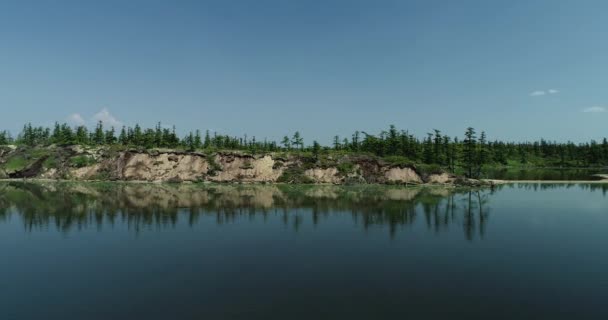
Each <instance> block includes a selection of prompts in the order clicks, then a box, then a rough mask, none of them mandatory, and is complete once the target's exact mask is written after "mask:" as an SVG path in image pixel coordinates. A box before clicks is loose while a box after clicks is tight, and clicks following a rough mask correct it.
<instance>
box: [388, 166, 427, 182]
mask: <svg viewBox="0 0 608 320" xmlns="http://www.w3.org/2000/svg"><path fill="white" fill-rule="evenodd" d="M384 177H385V179H386V181H387V182H389V183H412V184H418V183H422V182H423V181H422V178H420V175H418V173H416V171H414V170H413V169H411V168H398V167H393V168H389V169H388V170H387V171H386V172H385V173H384Z"/></svg>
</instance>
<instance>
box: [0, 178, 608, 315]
mask: <svg viewBox="0 0 608 320" xmlns="http://www.w3.org/2000/svg"><path fill="white" fill-rule="evenodd" d="M607 192H608V184H589V185H586V184H515V185H505V186H500V187H499V188H496V189H493V190H490V189H488V190H465V189H462V190H461V189H443V188H426V189H424V188H401V187H381V186H372V187H332V186H318V187H314V186H306V187H298V186H240V187H239V186H227V185H215V186H196V185H179V186H171V185H149V184H107V183H106V184H73V183H49V184H31V183H17V182H10V183H0V208H1V209H0V252H2V259H1V260H0V270H2V272H1V273H0V310H2V315H3V316H2V319H177V318H183V319H310V318H321V319H382V318H397V317H398V318H407V317H409V318H412V319H445V318H454V319H539V318H547V319H571V318H578V319H605V318H606V317H607V316H608V311H606V308H605V307H604V306H605V300H606V297H608V272H607V271H606V270H608V251H607V250H606V245H608V232H607V231H608V198H607V197H606V193H607Z"/></svg>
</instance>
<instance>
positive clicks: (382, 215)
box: [0, 182, 495, 239]
mask: <svg viewBox="0 0 608 320" xmlns="http://www.w3.org/2000/svg"><path fill="white" fill-rule="evenodd" d="M494 191H495V190H490V189H488V190H458V189H445V188H404V187H387V186H291V185H272V186H263V185H253V186H233V185H205V186H201V185H154V184H127V183H26V182H6V183H0V220H1V219H9V218H10V217H11V216H18V217H20V219H21V221H22V222H23V225H24V227H25V229H26V230H28V231H35V230H40V229H48V228H49V227H53V226H54V227H55V228H56V229H57V230H60V231H62V232H69V231H72V230H79V229H84V228H91V227H96V228H99V229H101V228H102V227H103V226H104V225H115V224H117V223H121V224H126V225H127V226H128V227H129V229H131V230H134V231H135V232H140V231H141V230H143V229H146V228H149V227H158V228H165V227H171V226H174V225H176V224H177V223H178V222H187V223H188V224H189V225H195V224H197V223H200V219H201V217H204V216H208V217H215V221H216V223H218V224H222V223H231V222H234V221H236V220H237V219H240V218H243V217H248V216H249V217H257V216H262V217H263V218H267V217H268V216H269V215H279V216H280V217H281V219H282V221H283V223H284V224H285V225H287V226H290V227H292V228H293V229H294V230H296V231H297V230H298V229H299V228H300V227H301V225H302V223H303V222H304V219H310V221H312V223H313V224H315V225H316V224H319V223H322V222H323V221H324V220H326V219H327V218H329V217H331V216H332V215H342V216H343V215H347V216H348V215H350V216H351V217H352V219H353V221H354V222H355V223H356V224H357V225H361V226H362V227H363V228H364V229H368V228H370V227H373V226H388V229H389V232H390V234H391V236H392V235H395V233H396V232H397V231H398V230H400V229H403V228H406V227H407V226H409V225H411V224H413V223H414V222H416V221H417V220H418V219H423V220H421V221H420V222H421V223H424V224H425V225H426V226H427V227H428V229H429V230H431V231H434V232H441V231H443V230H446V229H447V228H448V226H450V225H456V226H462V228H463V231H464V235H465V237H466V238H467V239H474V238H475V237H477V236H480V237H482V236H483V234H484V230H485V228H486V224H487V222H488V218H489V210H490V209H489V199H490V194H491V193H492V192H494Z"/></svg>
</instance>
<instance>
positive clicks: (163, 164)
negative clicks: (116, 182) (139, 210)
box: [118, 153, 209, 182]
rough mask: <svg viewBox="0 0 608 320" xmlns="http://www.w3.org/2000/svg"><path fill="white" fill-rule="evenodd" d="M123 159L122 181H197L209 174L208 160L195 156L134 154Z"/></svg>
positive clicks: (120, 175)
mask: <svg viewBox="0 0 608 320" xmlns="http://www.w3.org/2000/svg"><path fill="white" fill-rule="evenodd" d="M122 158H123V162H124V164H122V163H120V165H119V168H120V167H122V170H120V172H118V174H119V178H120V179H122V180H142V181H176V182H177V181H197V180H201V179H203V177H204V175H206V174H207V171H208V167H209V164H208V162H207V161H206V159H205V158H204V157H202V156H200V155H195V154H172V153H160V154H158V155H150V154H147V153H134V154H129V155H126V156H124V157H122Z"/></svg>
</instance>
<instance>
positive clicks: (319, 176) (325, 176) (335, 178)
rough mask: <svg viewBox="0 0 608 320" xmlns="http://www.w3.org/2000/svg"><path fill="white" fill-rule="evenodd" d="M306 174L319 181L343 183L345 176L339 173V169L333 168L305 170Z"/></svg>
mask: <svg viewBox="0 0 608 320" xmlns="http://www.w3.org/2000/svg"><path fill="white" fill-rule="evenodd" d="M304 175H305V176H307V177H309V178H311V179H312V181H315V182H317V183H335V184H338V183H341V182H342V180H344V178H342V177H340V176H339V175H338V169H337V168H335V167H331V168H313V169H308V170H306V171H304Z"/></svg>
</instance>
